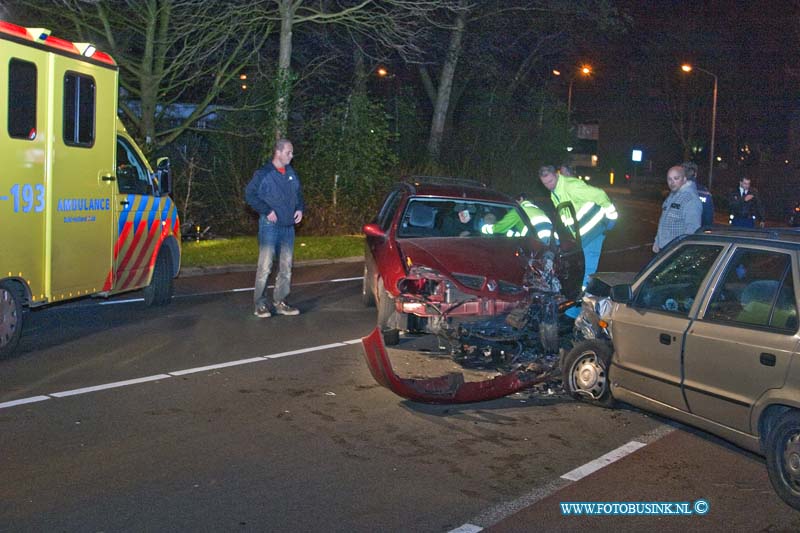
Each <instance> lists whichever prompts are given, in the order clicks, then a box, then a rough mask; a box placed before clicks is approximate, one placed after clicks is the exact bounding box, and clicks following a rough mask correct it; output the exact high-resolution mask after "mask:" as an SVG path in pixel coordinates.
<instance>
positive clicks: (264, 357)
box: [0, 339, 361, 409]
mask: <svg viewBox="0 0 800 533" xmlns="http://www.w3.org/2000/svg"><path fill="white" fill-rule="evenodd" d="M359 342H361V339H350V340H346V341H342V342H333V343H331V344H322V345H320V346H312V347H310V348H301V349H299V350H291V351H288V352H280V353H274V354H267V355H261V356H259V357H251V358H249V359H239V360H236V361H226V362H224V363H217V364H214V365H206V366H198V367H195V368H186V369H183V370H174V371H172V372H168V373H166V374H155V375H153V376H145V377H141V378H136V379H128V380H125V381H115V382H113V383H104V384H102V385H94V386H92V387H82V388H80V389H72V390H66V391H61V392H51V393H50V394H45V395H40V396H31V397H29V398H20V399H19V400H11V401H8V402H3V403H0V409H6V408H9V407H14V406H17V405H24V404H28V403H34V402H42V401H45V400H51V399H54V398H66V397H68V396H77V395H79V394H88V393H90V392H97V391H101V390H107V389H116V388H119V387H127V386H129V385H138V384H139V383H147V382H150V381H161V380H166V379H169V378H171V377H177V376H185V375H187V374H196V373H198V372H207V371H209V370H217V369H220V368H227V367H231V366H237V365H246V364H250V363H263V362H264V361H269V360H270V359H279V358H281V357H288V356H291V355H300V354H304V353H310V352H321V351H323V350H330V349H331V348H342V347H346V346H350V345H352V344H357V343H359Z"/></svg>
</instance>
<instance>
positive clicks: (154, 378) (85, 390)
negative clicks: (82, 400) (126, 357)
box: [50, 374, 171, 398]
mask: <svg viewBox="0 0 800 533" xmlns="http://www.w3.org/2000/svg"><path fill="white" fill-rule="evenodd" d="M170 377H171V376H168V375H167V374H156V375H155V376H146V377H143V378H136V379H126V380H125V381H115V382H114V383H104V384H103V385H95V386H93V387H83V388H81V389H72V390H67V391H63V392H51V393H50V396H53V397H54V398H65V397H67V396H77V395H78V394H86V393H88V392H97V391H99V390H106V389H116V388H118V387H127V386H128V385H137V384H139V383H147V382H148V381H158V380H160V379H169V378H170Z"/></svg>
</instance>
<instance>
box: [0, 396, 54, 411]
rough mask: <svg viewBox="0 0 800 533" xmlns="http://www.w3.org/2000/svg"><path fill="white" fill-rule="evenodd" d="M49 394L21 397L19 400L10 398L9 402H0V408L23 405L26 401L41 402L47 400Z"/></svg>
mask: <svg viewBox="0 0 800 533" xmlns="http://www.w3.org/2000/svg"><path fill="white" fill-rule="evenodd" d="M49 399H50V396H31V397H30V398H22V399H21V400H11V401H10V402H3V403H0V409H5V408H6V407H14V406H15V405H23V404H26V403H34V402H43V401H45V400H49Z"/></svg>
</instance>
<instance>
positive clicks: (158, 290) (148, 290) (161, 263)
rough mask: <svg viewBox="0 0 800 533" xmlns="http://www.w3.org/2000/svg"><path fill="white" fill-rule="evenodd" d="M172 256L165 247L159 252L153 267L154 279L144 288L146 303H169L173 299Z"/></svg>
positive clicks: (149, 304) (148, 304)
mask: <svg viewBox="0 0 800 533" xmlns="http://www.w3.org/2000/svg"><path fill="white" fill-rule="evenodd" d="M171 259H172V256H171V255H170V252H169V250H168V249H167V248H166V247H164V248H162V249H161V251H160V252H159V253H158V257H157V258H156V265H155V267H154V268H153V279H151V280H150V285H148V286H147V287H145V289H144V304H145V305H147V306H151V305H167V304H168V303H169V301H170V300H171V299H172V290H173V286H172V265H171V264H172V260H171Z"/></svg>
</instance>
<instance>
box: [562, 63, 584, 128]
mask: <svg viewBox="0 0 800 533" xmlns="http://www.w3.org/2000/svg"><path fill="white" fill-rule="evenodd" d="M578 72H579V73H580V74H582V75H583V76H589V75H591V73H592V67H590V66H589V65H581V67H580V69H579V70H578ZM553 75H554V76H561V71H560V70H555V69H554V70H553ZM576 77H577V76H572V77H570V79H569V89H568V90H567V121H569V117H570V115H571V114H572V84H573V83H575V78H576Z"/></svg>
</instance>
